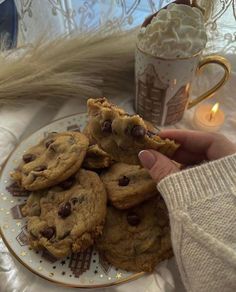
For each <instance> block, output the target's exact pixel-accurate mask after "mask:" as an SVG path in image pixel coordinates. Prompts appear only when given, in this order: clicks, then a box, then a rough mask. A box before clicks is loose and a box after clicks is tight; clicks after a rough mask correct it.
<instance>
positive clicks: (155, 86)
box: [137, 64, 168, 124]
mask: <svg viewBox="0 0 236 292" xmlns="http://www.w3.org/2000/svg"><path fill="white" fill-rule="evenodd" d="M167 88H168V85H167V84H163V82H162V81H161V80H160V78H159V76H158V74H157V73H156V71H155V67H154V66H153V65H152V64H148V66H147V67H146V69H145V70H144V71H143V72H142V73H141V74H140V75H139V76H138V82H137V102H138V113H139V114H140V115H141V116H142V117H143V118H144V119H148V120H150V119H151V120H152V121H153V122H154V123H157V124H159V123H161V120H162V115H163V108H164V104H165V95H166V90H167Z"/></svg>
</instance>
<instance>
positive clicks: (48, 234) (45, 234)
mask: <svg viewBox="0 0 236 292" xmlns="http://www.w3.org/2000/svg"><path fill="white" fill-rule="evenodd" d="M41 234H42V236H43V237H46V238H47V239H50V238H52V237H53V235H54V234H55V227H47V228H45V229H44V230H43V231H41Z"/></svg>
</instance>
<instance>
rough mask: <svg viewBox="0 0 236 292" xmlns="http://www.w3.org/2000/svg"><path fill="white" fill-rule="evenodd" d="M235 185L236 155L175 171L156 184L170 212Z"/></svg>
mask: <svg viewBox="0 0 236 292" xmlns="http://www.w3.org/2000/svg"><path fill="white" fill-rule="evenodd" d="M235 187H236V154H234V155H230V156H227V157H224V158H222V159H219V160H215V161H212V162H208V163H206V164H202V165H200V166H197V167H194V168H190V169H187V170H183V171H181V172H178V173H175V174H173V175H170V176H168V177H166V178H164V179H163V180H162V181H161V182H160V183H159V184H158V185H157V188H158V190H159V191H160V192H161V194H162V195H163V198H164V199H165V202H166V204H167V207H168V210H169V211H170V212H171V211H174V210H176V209H185V208H187V207H188V206H190V205H192V204H193V203H194V202H197V201H199V200H204V199H205V198H207V197H212V196H214V195H217V194H219V193H224V192H225V191H229V189H231V188H235Z"/></svg>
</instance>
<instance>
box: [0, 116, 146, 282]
mask: <svg viewBox="0 0 236 292" xmlns="http://www.w3.org/2000/svg"><path fill="white" fill-rule="evenodd" d="M86 121H87V115H86V114H76V115H72V116H69V117H66V118H63V119H60V120H57V121H55V122H53V123H51V124H49V125H47V126H45V127H43V128H41V129H40V130H38V131H37V132H35V133H34V134H32V135H31V136H30V137H28V138H27V139H26V140H24V141H23V142H21V144H20V145H19V146H18V147H17V148H16V150H15V151H14V152H13V153H12V155H11V156H10V158H9V159H8V161H7V163H6V165H5V167H4V169H3V171H2V175H1V183H0V222H1V234H2V238H3V240H4V242H5V244H6V246H7V247H8V249H9V250H10V252H11V253H12V254H13V255H14V256H15V258H16V259H17V260H19V261H20V262H21V263H22V264H23V265H24V266H25V267H27V268H28V269H29V270H30V271H31V272H33V273H34V274H37V275H39V276H41V277H43V278H44V279H47V280H50V281H52V282H55V283H59V284H63V285H66V286H68V287H69V286H70V287H81V288H85V287H86V288H98V287H105V286H111V285H115V284H118V283H123V282H126V281H129V280H131V279H136V278H137V277H139V276H141V275H143V274H144V273H136V274H134V273H130V272H126V271H123V270H120V269H116V268H114V267H112V266H110V265H109V264H108V263H106V262H104V261H102V260H101V258H100V257H99V254H98V252H97V251H96V250H93V249H92V248H90V249H88V250H87V251H86V252H84V253H79V254H73V255H71V256H69V257H66V258H64V259H62V260H55V259H53V258H52V257H51V256H49V255H48V254H46V253H43V252H38V253H37V252H35V251H33V250H31V249H30V248H29V245H28V244H27V236H26V234H27V231H26V220H25V218H23V217H22V215H21V211H20V207H21V205H23V204H24V203H25V201H26V199H27V196H19V195H18V196H17V194H13V191H12V190H11V191H9V190H8V189H7V188H8V187H9V186H10V185H11V184H12V181H11V178H10V172H11V171H12V170H13V169H14V168H15V167H17V165H18V164H19V163H20V161H21V157H22V155H23V154H24V152H25V151H26V150H27V149H28V148H29V147H31V146H33V145H35V144H36V143H37V142H39V141H40V140H41V139H42V138H43V137H45V135H47V133H49V132H60V131H65V130H76V129H78V128H80V129H83V127H84V126H85V124H86Z"/></svg>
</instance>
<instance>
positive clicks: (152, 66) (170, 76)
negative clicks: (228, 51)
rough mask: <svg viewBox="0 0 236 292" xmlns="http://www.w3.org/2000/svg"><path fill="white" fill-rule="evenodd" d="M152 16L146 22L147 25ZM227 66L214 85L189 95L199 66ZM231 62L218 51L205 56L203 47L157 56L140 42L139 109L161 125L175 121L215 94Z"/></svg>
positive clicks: (137, 62)
mask: <svg viewBox="0 0 236 292" xmlns="http://www.w3.org/2000/svg"><path fill="white" fill-rule="evenodd" d="M150 20H151V18H149V19H148V21H147V20H146V21H145V22H144V24H143V25H144V26H146V25H147V24H148V23H149V22H150ZM212 63H214V64H217V65H219V66H221V67H222V68H223V69H224V76H223V77H222V79H221V80H220V81H219V82H218V83H216V85H214V86H213V87H212V88H211V89H209V90H208V91H207V92H205V93H203V94H202V95H200V96H199V97H197V98H195V99H194V100H190V99H189V92H190V89H191V83H192V81H193V79H194V77H195V75H196V73H197V72H198V70H199V69H201V68H202V67H204V66H206V65H208V64H212ZM229 75H230V63H229V62H228V61H227V60H226V59H225V58H223V57H221V56H218V55H212V56H206V57H202V51H199V52H198V53H197V54H194V55H192V56H190V57H185V58H172V59H171V58H163V57H156V56H153V55H151V54H149V53H146V52H144V51H142V50H141V49H140V48H139V47H138V46H136V53H135V86H136V97H135V110H136V112H137V113H138V114H139V115H140V116H142V117H143V118H144V119H145V120H148V121H150V122H152V123H153V124H154V125H157V126H164V125H171V124H175V123H176V122H178V121H179V120H181V119H182V117H183V114H184V111H185V110H186V109H189V108H191V107H193V106H195V105H196V104H198V103H199V102H201V101H202V100H204V99H206V98H209V97H211V96H212V95H214V93H215V92H216V91H217V90H219V89H220V88H221V87H222V86H223V85H224V83H225V82H226V81H227V80H228V78H229Z"/></svg>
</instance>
